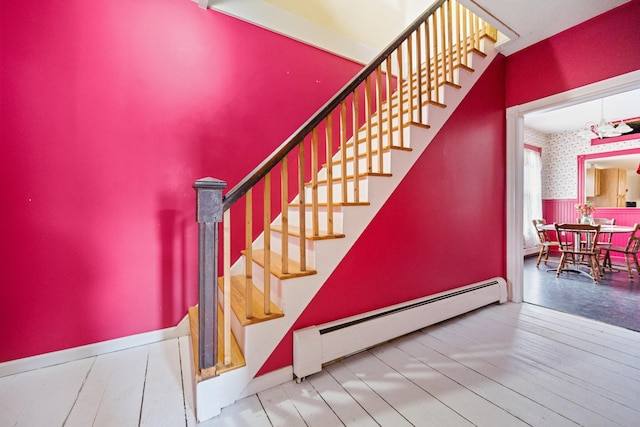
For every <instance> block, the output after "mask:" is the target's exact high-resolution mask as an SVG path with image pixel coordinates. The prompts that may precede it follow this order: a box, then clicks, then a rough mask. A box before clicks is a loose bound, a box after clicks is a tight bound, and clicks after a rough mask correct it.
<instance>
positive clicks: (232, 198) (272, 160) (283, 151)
mask: <svg viewBox="0 0 640 427" xmlns="http://www.w3.org/2000/svg"><path fill="white" fill-rule="evenodd" d="M445 1H447V0H438V1H437V2H436V3H434V4H433V5H431V7H430V8H429V9H427V10H426V11H425V12H424V13H423V14H422V15H420V16H419V17H418V19H416V20H415V21H413V23H412V24H411V25H409V27H408V28H407V29H406V30H404V31H403V32H402V33H401V34H400V35H399V36H398V37H396V39H395V40H394V41H392V42H391V43H390V44H389V46H387V47H386V48H385V49H384V50H383V51H382V52H381V53H380V54H379V55H378V56H376V57H375V58H374V59H373V60H372V61H371V62H370V63H369V64H368V65H366V66H365V67H364V68H363V69H362V70H361V71H360V72H359V73H358V74H356V76H355V77H353V78H352V79H351V80H350V81H349V82H348V83H347V84H346V85H345V86H344V87H343V88H342V90H340V92H338V93H337V94H336V95H335V96H333V97H332V98H331V99H330V100H329V101H327V103H326V104H325V105H324V106H322V107H321V108H320V109H319V110H318V111H317V112H316V114H314V115H313V116H311V118H310V119H309V120H307V121H306V122H305V123H304V124H303V125H302V126H300V128H298V130H297V131H296V132H294V133H293V135H291V136H290V137H289V138H288V139H287V140H286V141H284V142H283V143H282V144H281V145H280V147H278V148H277V149H276V150H275V151H274V152H273V153H271V155H270V156H269V157H268V158H267V159H265V160H264V161H263V162H262V163H260V164H259V165H258V166H257V167H256V168H255V169H254V170H253V171H251V172H250V173H249V174H248V175H247V176H246V177H245V178H244V179H242V181H240V182H239V183H238V184H236V185H235V186H234V187H233V188H232V189H231V190H229V192H228V193H227V194H226V195H225V196H224V198H223V203H222V209H223V211H226V210H227V209H229V208H230V207H231V206H233V204H234V203H236V202H237V201H238V200H239V199H240V198H241V197H242V196H244V195H245V194H246V193H247V191H249V189H250V188H252V187H253V186H254V185H256V184H257V183H258V182H260V180H262V178H263V177H264V176H265V175H266V174H267V172H269V171H270V170H271V169H273V168H274V167H275V166H276V165H277V164H278V163H280V161H282V159H283V158H285V157H286V156H287V154H289V153H290V152H291V150H293V149H294V148H295V147H296V146H297V145H298V144H300V143H301V142H302V141H303V140H304V137H305V136H307V135H308V134H309V133H310V132H311V131H312V130H313V128H315V127H316V126H318V125H319V124H320V123H322V121H323V120H324V119H325V118H326V117H327V116H328V115H329V114H331V112H332V111H333V110H335V109H336V108H337V107H338V106H339V105H340V103H341V102H343V101H344V100H346V99H347V97H348V96H349V95H351V93H352V92H354V91H356V89H357V88H358V86H360V85H361V84H362V83H363V82H364V81H365V79H366V78H367V77H368V76H369V75H370V74H371V73H373V72H374V71H375V70H376V68H377V67H378V66H379V65H380V64H382V63H383V62H384V61H385V60H386V59H387V57H389V56H390V55H391V54H392V53H393V52H394V51H395V50H396V49H397V48H398V47H399V46H400V45H401V44H402V43H404V41H405V39H406V38H407V37H409V35H411V34H412V33H413V32H414V31H415V30H416V29H417V28H418V27H419V26H420V25H421V24H422V23H423V22H424V21H425V20H426V19H427V18H428V17H429V16H430V15H432V14H433V13H434V12H435V11H437V10H438V8H439V7H440V6H441V5H442V4H443V3H444V2H445Z"/></svg>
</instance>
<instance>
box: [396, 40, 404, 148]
mask: <svg viewBox="0 0 640 427" xmlns="http://www.w3.org/2000/svg"><path fill="white" fill-rule="evenodd" d="M402 46H404V43H402V44H401V45H400V46H398V49H396V55H397V60H398V88H397V90H396V92H397V93H398V144H399V145H400V147H404V96H403V92H404V91H403V86H404V73H403V70H402V68H403V67H402Z"/></svg>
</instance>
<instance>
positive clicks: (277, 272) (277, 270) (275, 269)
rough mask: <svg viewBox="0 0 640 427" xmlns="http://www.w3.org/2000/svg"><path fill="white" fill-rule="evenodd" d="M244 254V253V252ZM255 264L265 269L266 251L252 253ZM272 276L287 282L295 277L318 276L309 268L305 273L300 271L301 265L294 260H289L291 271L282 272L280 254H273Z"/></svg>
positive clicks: (258, 250) (255, 250)
mask: <svg viewBox="0 0 640 427" xmlns="http://www.w3.org/2000/svg"><path fill="white" fill-rule="evenodd" d="M243 254H244V251H243ZM252 259H253V262H255V263H256V264H258V265H259V266H260V267H264V249H254V250H253V251H252ZM271 274H273V275H274V276H276V277H277V278H278V279H281V280H286V279H293V278H294V277H303V276H310V275H312V274H316V271H315V270H313V269H312V268H310V267H307V269H306V270H305V271H302V270H301V269H300V263H299V262H298V261H294V260H292V259H290V260H289V271H288V272H287V273H283V272H282V256H280V254H278V253H275V252H273V251H272V252H271Z"/></svg>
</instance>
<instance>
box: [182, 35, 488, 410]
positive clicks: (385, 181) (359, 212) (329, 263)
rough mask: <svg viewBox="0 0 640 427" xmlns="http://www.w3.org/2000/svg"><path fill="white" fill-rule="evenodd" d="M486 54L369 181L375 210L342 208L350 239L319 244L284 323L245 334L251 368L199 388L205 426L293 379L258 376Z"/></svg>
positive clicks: (284, 373)
mask: <svg viewBox="0 0 640 427" xmlns="http://www.w3.org/2000/svg"><path fill="white" fill-rule="evenodd" d="M485 53H486V56H484V57H483V56H482V55H475V56H474V58H473V69H474V71H473V72H468V71H466V70H463V71H461V72H460V75H459V80H460V81H459V84H460V86H461V87H462V88H461V89H453V88H452V89H451V90H447V91H446V100H445V102H446V106H447V108H445V109H442V108H434V109H431V110H430V112H429V128H426V127H424V126H420V125H409V126H408V127H407V128H406V129H405V132H406V133H405V135H406V138H407V139H408V142H409V144H408V145H410V146H411V148H412V151H398V152H393V154H392V155H393V161H392V162H390V168H391V170H390V172H391V176H384V177H378V176H370V177H368V178H367V179H368V180H369V183H368V187H369V191H368V200H367V201H368V202H369V204H368V205H365V206H342V207H341V208H340V209H341V211H342V221H343V224H342V228H343V230H344V233H345V237H344V238H341V239H329V240H322V241H317V242H315V247H314V252H315V269H316V271H317V274H314V275H310V276H304V277H299V278H295V279H288V280H286V281H283V283H282V285H281V289H280V290H279V292H281V296H280V298H281V299H282V301H281V303H282V307H281V308H282V310H283V312H284V317H282V318H278V319H274V320H270V321H268V322H261V323H256V324H253V325H250V326H248V327H246V328H245V330H244V346H243V347H244V356H245V361H246V366H245V367H242V368H239V369H234V370H231V371H229V372H226V373H224V374H222V375H220V376H217V377H213V378H210V379H207V380H204V381H200V382H198V383H196V384H195V407H196V413H197V418H198V420H200V421H203V420H206V419H209V418H211V417H214V416H216V415H218V414H219V413H220V410H221V408H224V407H225V406H228V405H231V404H233V403H234V402H235V401H236V400H237V399H239V398H242V397H244V396H246V395H249V394H252V393H256V392H259V391H261V390H263V389H266V388H269V387H273V386H275V385H278V384H281V383H283V382H286V381H288V380H291V379H292V378H293V374H292V372H293V370H292V368H291V367H289V368H286V369H283V370H279V371H277V372H276V375H275V376H273V377H272V378H273V380H269V379H266V377H268V376H269V375H270V374H267V375H265V376H264V377H259V378H257V379H254V377H255V375H256V373H257V372H258V370H259V369H260V368H261V367H262V365H263V364H264V362H265V361H266V360H267V359H268V357H269V356H270V355H271V353H272V352H273V351H274V350H275V348H276V347H277V346H278V344H279V343H280V341H281V340H282V338H283V337H284V336H285V335H286V333H287V332H288V331H289V330H290V329H291V327H292V326H293V324H294V322H295V321H296V320H297V319H298V317H299V316H300V315H301V314H302V312H303V311H304V310H305V308H306V307H307V305H308V304H309V303H310V302H311V300H312V299H313V297H314V296H315V295H316V293H317V292H318V291H319V290H320V288H321V287H322V285H323V284H324V283H325V282H326V280H327V279H328V277H329V276H330V275H331V274H332V273H333V271H334V269H335V268H336V267H337V265H338V264H339V263H340V261H341V260H342V259H343V258H344V256H345V255H346V254H347V252H348V251H349V249H350V248H351V247H352V246H353V244H354V243H355V242H356V241H357V240H358V238H359V237H360V235H361V234H362V233H363V231H364V230H365V229H366V227H367V226H368V225H369V223H370V222H371V220H372V219H373V218H374V217H375V215H376V214H377V213H378V211H379V210H380V209H381V208H382V206H383V205H384V203H385V202H386V201H387V200H388V198H389V197H390V196H391V194H392V193H393V191H394V190H395V189H396V187H397V186H398V185H399V184H400V182H401V181H402V179H403V178H404V177H405V176H406V175H407V173H408V172H409V170H410V169H411V167H412V166H413V165H414V163H415V162H416V161H417V160H418V159H419V158H420V156H421V155H422V153H423V152H424V150H425V149H426V148H427V146H428V145H429V143H430V142H431V141H432V140H433V138H434V137H435V135H436V134H437V133H438V132H439V131H440V129H441V128H442V126H443V125H444V124H445V122H446V121H447V119H448V118H449V117H450V116H451V115H452V114H453V112H454V111H455V110H456V109H457V107H458V105H459V104H460V103H461V101H462V100H463V99H464V97H465V96H466V95H467V93H468V92H469V91H470V90H471V88H472V87H473V85H474V84H475V83H476V82H477V81H478V79H479V78H480V76H482V75H483V73H484V71H485V70H486V69H487V67H488V66H489V64H491V62H492V60H493V59H494V58H495V56H496V51H495V49H494V48H493V47H487V48H486V50H485ZM242 262H244V261H242ZM232 316H233V313H232ZM192 371H193V366H192Z"/></svg>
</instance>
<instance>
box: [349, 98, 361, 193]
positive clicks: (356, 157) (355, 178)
mask: <svg viewBox="0 0 640 427" xmlns="http://www.w3.org/2000/svg"><path fill="white" fill-rule="evenodd" d="M351 106H352V107H353V108H352V115H353V117H352V119H353V120H352V122H353V201H354V203H358V202H359V201H360V189H359V185H358V184H359V179H358V177H359V176H360V171H359V168H360V165H359V163H360V162H359V160H360V159H359V153H358V134H359V133H360V132H359V128H358V113H359V110H358V89H357V88H356V89H355V90H354V91H353V103H352V104H351Z"/></svg>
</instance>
